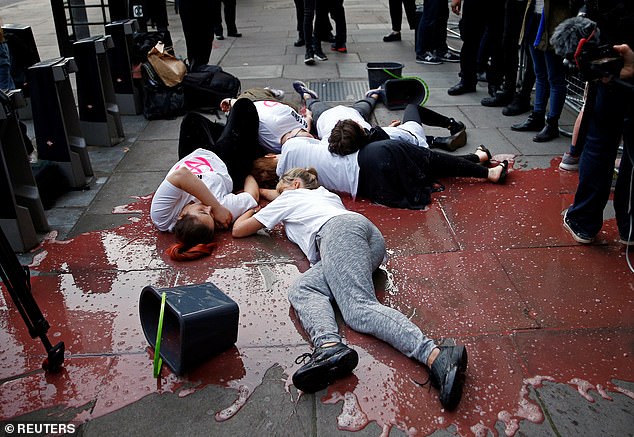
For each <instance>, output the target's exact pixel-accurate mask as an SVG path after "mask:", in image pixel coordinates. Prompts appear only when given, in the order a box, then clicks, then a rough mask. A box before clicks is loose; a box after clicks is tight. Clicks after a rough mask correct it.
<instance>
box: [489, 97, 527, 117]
mask: <svg viewBox="0 0 634 437" xmlns="http://www.w3.org/2000/svg"><path fill="white" fill-rule="evenodd" d="M485 106H486V105H485ZM530 110H531V98H530V96H528V97H525V96H522V95H520V94H517V95H515V97H513V100H512V101H511V103H509V105H508V106H507V107H506V108H504V109H502V115H506V116H507V117H511V116H513V115H520V114H524V113H525V112H528V111H530Z"/></svg>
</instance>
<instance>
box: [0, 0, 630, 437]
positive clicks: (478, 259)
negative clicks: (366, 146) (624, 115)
mask: <svg viewBox="0 0 634 437" xmlns="http://www.w3.org/2000/svg"><path fill="white" fill-rule="evenodd" d="M42 3H43V2H41V1H37V0H26V1H23V2H19V3H14V4H10V5H6V6H0V15H1V16H2V17H3V19H4V21H5V22H14V23H20V24H28V25H31V26H33V28H34V32H35V36H36V41H37V42H38V48H39V50H40V56H41V57H42V58H43V59H44V58H47V57H54V56H57V55H58V52H57V51H56V50H57V48H56V45H55V37H54V30H53V24H52V19H51V16H50V12H49V10H47V9H46V8H48V7H49V6H48V5H46V7H44V6H43V5H42ZM345 7H346V13H347V21H348V33H349V37H348V50H349V53H348V54H340V53H331V52H327V54H328V56H329V58H330V59H329V60H328V61H325V62H318V63H317V65H316V66H313V67H308V66H304V65H303V63H302V60H303V49H302V48H295V47H293V44H292V43H293V41H294V40H295V37H296V34H295V32H294V27H295V24H294V9H293V3H292V2H290V0H288V1H287V0H284V1H281V0H280V1H267V2H256V1H254V0H245V1H242V2H238V21H237V24H238V29H239V30H240V31H241V32H242V33H243V35H244V36H243V37H242V38H239V39H236V38H227V39H226V40H223V41H216V42H215V43H214V51H213V53H212V63H219V64H220V65H222V66H223V67H224V68H225V69H226V70H227V71H229V72H232V73H234V74H236V75H237V76H238V77H239V78H240V79H242V85H243V89H244V88H248V87H250V86H257V85H259V86H264V85H270V86H274V87H279V88H282V89H283V90H285V91H286V92H287V97H286V98H287V99H288V100H289V101H295V102H296V101H297V97H296V95H294V93H293V92H292V87H291V81H292V80H295V79H302V80H305V81H308V82H320V81H328V80H332V81H347V82H356V81H366V80H367V71H366V63H367V62H375V61H397V62H402V63H404V64H405V68H404V72H403V73H404V75H416V76H420V77H422V78H423V79H424V80H425V81H426V82H427V83H428V85H429V88H430V98H429V101H428V103H427V106H429V107H431V108H433V109H436V110H438V111H439V112H442V113H444V114H446V115H448V116H451V117H454V118H456V119H459V120H461V121H463V122H464V123H465V124H466V125H467V128H468V129H467V132H468V135H469V137H468V143H467V146H465V148H463V149H460V150H459V151H458V152H456V153H462V152H463V151H472V150H474V149H475V147H476V146H477V145H478V144H481V143H484V144H486V145H487V146H488V147H489V148H490V149H491V150H492V152H493V153H494V155H495V156H494V159H495V160H501V159H507V158H512V162H513V171H512V172H511V173H510V175H509V178H508V182H507V183H506V184H505V185H493V184H488V183H483V182H480V181H475V180H472V179H451V180H449V179H447V180H444V181H443V183H444V185H445V187H446V188H445V190H444V191H443V192H440V193H436V194H434V196H433V202H432V204H431V205H430V206H429V208H428V209H427V210H425V211H411V210H400V209H389V208H385V207H383V206H379V205H374V204H371V203H369V202H367V201H364V200H361V199H359V200H357V201H353V200H351V199H349V198H345V199H344V202H345V204H346V205H347V206H348V207H349V208H350V209H353V210H355V211H359V212H361V213H362V214H364V215H366V216H367V217H369V218H370V219H371V220H372V221H373V222H374V223H375V224H376V225H377V226H378V227H379V228H380V229H381V231H382V232H383V234H384V235H385V239H386V242H387V248H388V252H389V256H390V257H389V260H388V262H387V263H386V265H385V266H383V267H382V269H381V270H379V271H378V272H377V274H376V277H375V283H376V287H377V294H378V296H379V298H380V300H381V301H382V302H383V303H385V304H386V305H389V306H391V307H394V308H397V309H398V310H400V311H402V312H403V313H404V314H406V315H407V316H408V317H410V318H411V319H412V320H413V321H414V322H415V323H416V324H418V325H419V326H420V327H421V328H422V329H423V330H424V331H425V332H426V333H427V334H428V335H429V336H430V337H432V338H434V339H438V341H456V342H458V343H463V344H466V345H467V348H468V351H469V367H468V374H467V382H466V386H465V393H464V396H463V399H462V402H461V404H460V405H459V407H458V409H457V410H456V411H454V412H446V411H444V410H443V409H442V408H441V406H440V403H439V402H438V395H437V392H436V391H435V390H434V389H431V390H429V388H428V386H425V387H421V386H420V383H423V382H424V381H425V380H426V379H427V372H426V371H425V369H424V368H423V366H422V365H420V364H418V363H416V362H414V361H412V360H410V359H408V358H406V357H404V356H403V355H401V354H400V353H398V352H397V351H395V350H394V349H393V348H391V347H390V346H388V345H386V344H384V343H382V342H381V341H379V340H376V339H375V338H373V337H369V336H366V335H363V334H359V333H357V332H354V331H352V330H350V329H348V328H347V327H345V326H344V325H343V324H342V325H341V330H342V333H343V334H344V336H345V338H346V341H347V342H348V343H349V344H350V345H351V346H352V347H354V348H355V349H356V350H357V351H358V352H359V357H360V362H359V366H358V367H357V369H355V371H354V374H353V375H351V376H349V377H347V378H344V379H342V380H340V381H338V382H336V383H335V384H334V385H332V386H331V387H329V388H328V389H327V390H324V391H322V392H319V393H317V394H315V395H304V394H302V395H300V394H299V393H298V392H297V390H296V389H295V388H294V387H293V386H292V383H291V379H290V376H291V375H292V374H293V372H294V371H295V370H296V369H297V368H298V367H299V365H297V364H295V358H296V357H297V356H299V355H301V354H302V353H304V352H307V351H309V347H308V344H307V341H306V336H305V333H304V332H303V330H302V329H301V326H300V324H299V322H298V320H297V317H296V315H295V313H294V312H293V310H292V309H291V308H290V305H289V303H288V300H287V298H286V293H287V290H288V288H289V286H290V284H291V283H292V282H293V281H294V280H295V279H296V278H297V277H298V275H300V273H301V272H303V271H304V270H306V269H307V268H308V264H307V262H306V261H305V260H304V258H303V256H302V254H301V252H300V251H299V249H298V248H297V247H296V246H294V245H293V244H291V243H289V242H288V241H287V240H286V239H285V238H284V236H283V232H282V231H281V229H279V228H278V229H275V230H274V231H273V232H271V233H269V234H265V233H261V234H258V235H257V236H254V237H250V238H247V239H242V240H233V239H232V238H231V236H230V235H228V234H227V233H221V234H220V235H219V237H218V242H219V244H218V247H217V249H216V250H215V251H214V253H213V254H212V255H211V257H209V258H207V259H203V260H199V261H195V262H192V263H174V262H172V261H170V260H169V259H168V258H167V257H166V256H165V254H164V250H165V248H167V247H168V246H169V245H170V244H171V243H172V242H173V238H172V237H171V236H170V235H164V234H161V233H159V232H158V231H156V230H155V229H154V228H153V226H152V224H151V223H150V220H149V214H148V212H149V204H150V199H151V195H152V193H153V191H154V190H155V188H156V187H157V186H158V184H159V183H160V181H161V180H162V179H163V177H164V175H165V173H166V171H167V170H168V168H169V167H170V166H171V164H172V163H173V162H175V161H176V146H177V139H178V128H179V125H180V120H179V119H177V120H169V121H152V122H147V121H146V120H145V119H144V118H143V117H142V116H125V117H123V118H124V120H123V122H124V130H125V133H126V140H125V141H124V142H123V143H122V144H120V145H117V146H114V147H111V148H96V147H91V148H90V150H89V153H90V158H91V162H92V165H93V168H94V169H95V177H94V179H93V180H92V181H91V182H90V185H89V189H87V190H77V191H71V192H69V193H67V194H66V195H64V196H63V197H62V198H60V199H59V200H58V202H57V203H56V205H55V207H54V208H52V209H51V210H49V211H47V217H48V220H49V223H50V225H51V227H52V228H53V230H54V231H53V232H52V233H50V234H48V235H45V236H44V235H43V236H42V243H41V245H39V246H38V247H36V248H34V249H33V250H32V251H31V252H30V253H27V254H21V255H20V259H21V260H23V262H25V263H28V264H29V266H30V269H31V273H32V275H33V278H32V281H31V282H32V286H33V295H34V296H35V299H36V300H37V302H38V303H39V304H40V306H41V308H42V310H43V312H44V313H45V315H46V317H47V319H48V321H49V322H50V325H51V329H50V331H49V337H50V338H51V341H52V342H53V343H55V342H57V341H63V342H64V343H65V345H66V358H65V362H64V368H63V370H62V371H61V372H59V373H56V374H51V373H45V372H44V371H42V370H41V364H42V361H43V359H44V358H45V353H44V349H43V348H42V345H41V343H40V342H39V341H36V340H33V339H31V338H30V336H29V334H28V332H27V331H26V329H25V326H24V323H23V321H22V319H21V318H20V316H19V314H18V313H17V311H16V310H15V307H14V305H13V303H12V302H11V300H10V298H9V296H8V294H7V293H6V290H4V289H3V293H2V294H1V295H0V325H1V326H2V331H1V333H0V420H2V421H3V424H4V422H6V421H12V423H72V424H75V425H77V426H78V428H79V432H80V433H82V434H84V435H89V436H104V435H122V434H125V435H147V434H150V433H155V434H157V435H210V434H211V435H245V436H246V435H289V436H299V435H302V436H303V435H313V436H321V435H328V436H330V435H369V436H370V435H372V436H376V435H404V434H406V435H429V434H434V435H438V436H442V435H462V436H470V435H474V436H478V437H479V436H487V435H494V436H495V435H507V436H512V435H531V436H532V435H537V436H550V435H552V436H566V435H580V436H597V435H602V436H626V435H633V433H634V370H633V369H634V366H633V361H632V356H633V354H634V324H633V322H634V304H633V302H632V300H633V299H634V297H633V296H634V294H633V289H634V275H633V274H632V272H631V271H630V270H629V268H628V263H627V254H626V253H625V251H624V249H623V247H622V246H621V245H620V244H618V241H617V240H618V233H617V231H616V225H615V221H614V218H613V209H612V206H611V203H610V204H609V205H608V207H607V208H606V212H605V223H604V227H603V229H602V232H601V234H600V236H599V239H598V240H599V241H598V242H597V243H595V244H593V245H590V246H581V245H578V244H576V243H575V242H574V241H573V240H572V238H571V237H570V236H569V235H568V234H567V232H566V231H565V230H564V229H563V227H562V226H561V221H562V216H561V214H562V211H563V210H564V209H565V208H566V207H567V206H568V205H569V204H570V203H571V201H572V197H573V195H574V191H575V187H576V183H577V174H576V173H568V172H562V171H560V170H559V169H558V167H557V166H558V163H559V160H560V156H561V154H562V153H563V151H565V150H567V143H568V139H567V138H563V137H562V138H560V139H558V140H555V141H553V142H550V143H545V144H537V143H533V142H532V141H531V135H530V134H523V133H518V132H512V131H511V130H510V129H509V126H510V124H512V123H515V122H517V121H519V120H522V119H523V116H518V117H503V116H501V114H500V109H496V108H485V107H482V106H480V105H479V100H480V99H481V98H482V97H484V96H486V86H485V84H484V85H483V84H481V85H480V86H479V87H478V92H477V93H476V94H467V95H464V96H460V97H450V96H448V95H447V94H446V88H448V87H449V86H451V85H453V84H454V83H455V82H456V81H457V71H458V69H459V67H458V65H456V64H443V65H439V66H426V65H419V64H416V63H415V62H414V55H413V32H410V31H404V33H403V41H402V42H399V43H389V44H385V43H383V42H382V41H381V37H382V35H383V34H385V33H387V32H388V30H389V24H388V23H389V15H388V8H387V1H381V2H374V3H371V4H368V3H367V2H363V1H361V0H347V1H346V2H345ZM170 24H171V26H170V28H171V30H172V35H173V39H174V41H175V48H176V52H177V53H178V54H183V55H184V53H185V50H184V42H183V38H182V31H181V29H180V21H179V18H178V17H177V16H176V15H174V13H173V10H172V9H171V5H170ZM450 42H451V44H452V45H454V46H459V42H457V41H455V40H451V41H450ZM323 47H324V48H327V45H326V44H325V43H324V44H323ZM347 97H348V98H347V99H346V100H347V101H352V100H354V99H355V98H358V97H361V96H360V95H357V96H347ZM400 115H401V112H399V111H388V110H387V109H386V108H385V107H384V106H383V105H379V107H378V108H377V110H376V111H375V119H376V121H377V122H378V123H379V124H382V125H385V124H386V123H388V122H389V121H391V120H392V119H397V118H399V117H400ZM562 120H563V124H564V125H565V127H568V128H569V127H570V125H571V124H572V121H573V120H574V114H573V113H571V112H568V111H566V113H565V114H564V116H563V117H562ZM29 127H30V128H31V132H32V126H31V125H30V124H29ZM428 131H429V132H430V133H431V134H435V135H446V133H444V132H443V131H442V130H440V129H437V128H431V129H429V130H428ZM203 282H213V283H214V284H216V285H217V286H218V287H219V288H220V289H221V290H223V291H224V292H225V293H226V294H227V295H229V296H230V297H231V298H232V299H234V300H235V301H236V302H237V303H238V305H239V308H240V311H239V317H240V321H239V331H238V341H237V343H236V345H235V347H233V348H231V349H229V350H228V351H226V352H223V353H222V354H220V355H217V356H215V357H213V358H211V359H209V360H208V361H206V362H205V363H204V364H202V365H200V366H198V367H196V368H194V369H192V370H191V371H189V372H187V373H186V374H185V375H183V376H177V375H175V374H174V373H172V372H171V371H170V370H169V368H167V367H165V366H164V367H163V369H162V372H161V374H160V377H159V378H157V379H155V378H153V376H152V358H153V354H152V351H151V349H150V348H149V347H148V343H147V341H146V339H145V336H144V334H143V330H142V328H141V324H140V321H139V303H138V302H139V295H140V293H141V290H142V289H143V287H145V286H147V285H152V286H154V287H172V286H176V285H185V284H198V283H203ZM3 428H4V427H3ZM351 431H355V434H350V432H351ZM2 432H3V433H5V434H6V435H9V432H8V431H7V428H4V429H3V431H2Z"/></svg>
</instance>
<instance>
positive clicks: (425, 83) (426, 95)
mask: <svg viewBox="0 0 634 437" xmlns="http://www.w3.org/2000/svg"><path fill="white" fill-rule="evenodd" d="M383 71H384V72H385V73H386V74H387V75H388V76H392V77H393V78H394V79H414V80H417V81H419V82H420V83H422V84H423V88H425V98H424V99H423V101H422V102H420V104H419V105H418V106H425V103H427V100H428V99H429V86H427V82H425V81H424V80H423V79H421V78H420V77H417V76H405V77H403V76H397V75H396V74H394V73H392V72H391V71H388V70H387V69H385V68H384V69H383Z"/></svg>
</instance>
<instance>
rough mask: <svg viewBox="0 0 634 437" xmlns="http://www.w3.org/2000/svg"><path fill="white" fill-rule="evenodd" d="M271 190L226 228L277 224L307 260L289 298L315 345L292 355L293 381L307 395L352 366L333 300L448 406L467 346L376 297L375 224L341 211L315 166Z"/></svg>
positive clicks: (378, 248) (456, 394)
mask: <svg viewBox="0 0 634 437" xmlns="http://www.w3.org/2000/svg"><path fill="white" fill-rule="evenodd" d="M267 191H273V190H267ZM273 193H274V194H273V195H271V196H270V199H269V200H272V201H271V203H269V204H268V205H267V206H265V207H264V208H262V209H261V210H260V211H259V212H257V213H256V212H255V210H249V211H247V212H246V213H245V214H244V215H242V216H241V217H240V218H238V220H236V222H235V224H234V226H233V231H232V234H233V236H234V237H246V236H248V235H252V234H254V233H256V232H257V231H258V230H260V229H262V228H268V229H272V228H273V227H275V226H276V225H277V224H278V223H283V224H284V228H285V230H286V235H287V236H288V238H289V239H290V240H291V241H293V242H294V243H296V244H297V245H299V247H300V248H301V250H302V251H303V252H304V254H305V255H306V257H307V258H308V260H309V261H310V263H311V265H312V266H311V268H310V269H309V270H307V271H306V272H305V273H304V274H302V276H301V277H300V278H299V280H298V281H297V282H296V283H295V284H294V285H293V286H292V288H291V290H290V291H289V300H290V303H291V305H292V306H293V308H294V309H295V312H296V313H297V316H298V317H299V319H300V321H301V323H302V326H303V327H304V329H305V330H306V332H307V333H308V335H309V336H310V338H311V341H312V343H313V347H314V351H313V353H312V355H311V354H304V355H302V356H301V357H299V358H298V360H297V362H298V363H299V362H304V361H305V360H306V359H307V358H308V362H307V363H306V364H304V365H303V366H302V367H300V368H299V369H298V370H297V371H296V372H295V374H294V375H293V384H294V385H295V387H297V388H298V389H299V390H302V391H304V392H307V393H314V392H316V391H319V390H322V389H324V388H326V387H327V386H328V385H329V384H330V383H332V382H333V381H334V380H336V379H338V378H341V377H343V376H345V375H347V374H349V373H351V372H352V370H353V369H354V368H355V367H356V366H357V364H358V361H359V358H358V355H357V352H356V351H355V350H353V349H351V348H349V347H348V346H346V345H345V344H343V342H342V337H341V336H340V335H339V328H338V326H337V322H336V319H335V312H334V309H333V306H332V303H333V301H334V302H336V304H337V306H338V308H339V310H340V311H341V315H342V316H343V320H344V321H345V323H346V324H347V325H348V326H350V327H351V328H352V329H354V330H356V331H359V332H362V333H365V334H371V335H374V336H375V337H377V338H379V339H381V340H383V341H385V342H387V343H388V344H390V345H392V346H393V347H395V348H396V349H397V350H399V351H400V352H402V353H403V354H405V355H406V356H408V357H410V358H414V359H416V360H418V361H419V362H421V363H423V364H424V365H425V366H427V368H428V369H429V371H430V381H431V383H432V385H433V386H434V387H436V388H437V389H439V390H440V402H441V404H442V405H443V406H444V407H445V408H447V409H452V408H455V407H456V406H457V405H458V402H459V401H460V397H461V394H462V387H463V384H464V379H465V371H466V367H467V351H466V349H465V347H464V346H448V347H438V346H436V345H435V344H434V342H433V340H431V339H430V338H428V337H426V336H425V335H424V334H423V333H422V332H421V330H420V329H419V327H418V326H416V325H415V324H413V323H412V322H411V321H410V320H409V319H408V318H407V317H406V316H404V315H403V314H402V313H400V312H399V311H397V310H395V309H393V308H390V307H386V306H384V305H382V304H381V303H380V302H379V301H378V299H377V297H376V292H375V290H374V284H373V282H372V273H373V272H374V271H375V270H376V269H377V268H378V267H379V265H380V264H381V263H382V262H383V260H384V258H385V256H386V252H385V241H384V239H383V236H382V235H381V232H380V231H379V230H378V229H377V227H376V226H374V224H372V222H371V221H370V220H368V219H367V218H366V217H364V216H362V215H361V214H358V213H356V212H351V211H348V210H346V209H345V207H344V206H343V204H342V203H341V199H340V198H339V196H337V195H336V194H333V193H331V192H329V191H328V190H326V189H325V188H323V187H320V186H319V182H318V180H317V173H316V171H315V170H314V169H303V168H302V169H300V168H295V169H291V170H289V171H288V172H287V173H285V174H284V175H283V176H282V178H281V179H280V181H279V183H278V185H277V191H276V192H273ZM300 360H301V361H300Z"/></svg>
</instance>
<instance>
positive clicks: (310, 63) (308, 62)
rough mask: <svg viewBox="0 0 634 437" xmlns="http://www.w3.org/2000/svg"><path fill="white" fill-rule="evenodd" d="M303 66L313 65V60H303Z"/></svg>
mask: <svg viewBox="0 0 634 437" xmlns="http://www.w3.org/2000/svg"><path fill="white" fill-rule="evenodd" d="M304 64H306V65H315V60H314V59H304Z"/></svg>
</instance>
